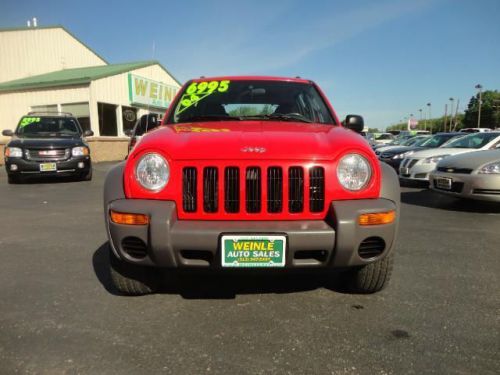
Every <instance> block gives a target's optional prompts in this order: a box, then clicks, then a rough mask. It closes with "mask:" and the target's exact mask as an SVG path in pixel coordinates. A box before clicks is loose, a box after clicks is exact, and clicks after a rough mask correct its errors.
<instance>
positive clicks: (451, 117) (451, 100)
mask: <svg viewBox="0 0 500 375" xmlns="http://www.w3.org/2000/svg"><path fill="white" fill-rule="evenodd" d="M453 100H455V99H453V98H450V129H449V131H450V132H451V127H452V126H453Z"/></svg>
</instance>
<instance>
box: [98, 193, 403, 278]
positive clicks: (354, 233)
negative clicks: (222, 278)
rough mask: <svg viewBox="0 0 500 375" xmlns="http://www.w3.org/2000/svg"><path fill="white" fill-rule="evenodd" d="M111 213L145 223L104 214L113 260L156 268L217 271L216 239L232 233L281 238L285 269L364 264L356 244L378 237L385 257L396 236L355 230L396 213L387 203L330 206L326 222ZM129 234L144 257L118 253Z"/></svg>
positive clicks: (164, 207)
mask: <svg viewBox="0 0 500 375" xmlns="http://www.w3.org/2000/svg"><path fill="white" fill-rule="evenodd" d="M110 209H113V210H115V211H119V212H133V213H143V214H147V215H149V217H150V224H149V225H145V226H132V225H120V224H115V223H111V222H110V221H109V216H108V215H107V219H106V224H107V229H108V235H109V238H110V242H111V245H112V248H113V250H114V252H115V254H116V255H117V256H118V257H120V258H122V259H123V260H126V261H129V262H132V263H136V264H142V265H149V266H158V267H211V268H219V267H220V264H221V261H220V251H219V249H220V246H219V243H220V236H221V235H222V234H232V233H249V234H251V233H259V234H284V235H286V236H287V238H288V240H287V242H288V248H287V259H286V267H287V268H295V267H348V266H355V265H363V264H367V263H369V262H370V261H372V260H365V259H362V258H360V257H359V256H358V253H357V249H358V246H359V244H360V243H361V242H362V241H363V240H364V239H365V238H367V237H371V236H377V237H381V238H383V239H384V241H385V243H386V244H387V248H386V251H385V252H384V254H383V256H385V255H386V254H387V253H388V252H389V251H390V250H391V248H392V244H393V242H394V237H395V232H396V224H395V223H393V224H389V225H380V226H372V227H360V226H359V225H358V224H357V217H358V215H359V214H360V213H365V212H378V211H381V210H391V209H396V205H395V203H394V202H392V201H390V200H387V199H369V200H357V201H340V202H334V203H332V205H331V213H330V215H329V219H327V220H326V221H322V220H302V221H194V220H177V210H176V206H175V203H174V202H169V201H152V200H139V199H118V200H114V201H112V202H111V203H110V204H109V205H108V207H107V210H106V212H109V210H110ZM131 236H133V237H137V238H140V239H141V240H142V241H144V243H146V244H147V245H148V256H146V257H145V258H143V259H135V258H132V257H130V256H129V255H128V254H127V253H126V252H125V251H123V248H122V245H121V244H122V241H123V239H124V238H126V237H131ZM185 251H202V252H206V253H207V254H208V255H210V257H209V258H210V260H206V259H202V258H200V259H196V258H195V259H193V258H186V257H184V256H183V254H184V252H185ZM299 251H300V252H302V253H301V254H302V255H301V256H297V252H299ZM304 254H305V255H306V256H304ZM307 254H311V256H310V257H308V256H307Z"/></svg>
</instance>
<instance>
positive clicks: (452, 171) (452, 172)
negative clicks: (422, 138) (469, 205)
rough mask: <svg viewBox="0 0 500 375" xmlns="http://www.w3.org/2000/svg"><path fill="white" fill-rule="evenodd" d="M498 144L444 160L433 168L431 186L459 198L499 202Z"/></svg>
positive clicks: (499, 155)
mask: <svg viewBox="0 0 500 375" xmlns="http://www.w3.org/2000/svg"><path fill="white" fill-rule="evenodd" d="M497 147H498V148H497V149H495V150H487V151H479V152H474V153H472V154H460V155H455V156H450V157H449V158H446V159H444V160H441V161H440V162H439V163H438V165H437V168H436V170H435V171H433V172H431V175H430V187H431V189H432V190H434V191H437V192H439V193H442V194H446V195H451V196H454V197H457V198H468V199H475V200H481V201H491V202H500V145H497Z"/></svg>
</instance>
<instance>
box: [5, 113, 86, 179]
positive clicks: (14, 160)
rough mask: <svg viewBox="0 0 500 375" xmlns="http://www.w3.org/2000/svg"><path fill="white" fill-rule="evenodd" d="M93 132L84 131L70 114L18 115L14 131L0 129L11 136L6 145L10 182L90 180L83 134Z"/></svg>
mask: <svg viewBox="0 0 500 375" xmlns="http://www.w3.org/2000/svg"><path fill="white" fill-rule="evenodd" d="M93 134H94V133H93V132H92V131H91V130H86V131H83V130H82V128H81V126H80V124H79V123H78V120H77V119H76V118H75V117H73V116H72V115H71V114H70V113H46V112H43V113H40V112H30V113H29V114H28V115H26V116H23V117H21V120H19V123H18V125H17V127H16V130H15V131H14V132H13V131H12V130H4V131H3V132H2V135H4V136H7V137H12V139H11V140H10V141H9V142H8V143H7V145H6V146H5V168H6V170H7V176H8V182H9V184H11V183H20V182H23V181H24V180H25V179H26V178H28V177H40V176H44V177H55V176H74V177H77V178H79V179H81V180H86V181H88V180H90V179H92V163H91V159H90V148H89V145H88V144H87V143H86V142H85V140H84V137H88V136H92V135H93Z"/></svg>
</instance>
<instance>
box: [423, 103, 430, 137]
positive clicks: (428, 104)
mask: <svg viewBox="0 0 500 375" xmlns="http://www.w3.org/2000/svg"><path fill="white" fill-rule="evenodd" d="M427 107H428V108H429V126H430V128H431V133H432V122H430V121H431V103H427ZM425 130H427V124H425Z"/></svg>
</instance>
